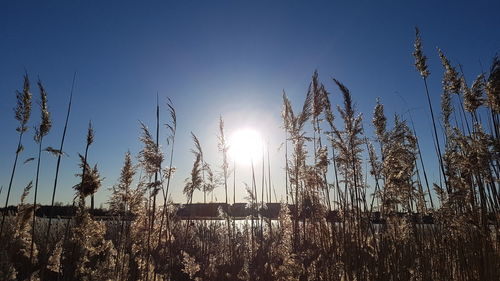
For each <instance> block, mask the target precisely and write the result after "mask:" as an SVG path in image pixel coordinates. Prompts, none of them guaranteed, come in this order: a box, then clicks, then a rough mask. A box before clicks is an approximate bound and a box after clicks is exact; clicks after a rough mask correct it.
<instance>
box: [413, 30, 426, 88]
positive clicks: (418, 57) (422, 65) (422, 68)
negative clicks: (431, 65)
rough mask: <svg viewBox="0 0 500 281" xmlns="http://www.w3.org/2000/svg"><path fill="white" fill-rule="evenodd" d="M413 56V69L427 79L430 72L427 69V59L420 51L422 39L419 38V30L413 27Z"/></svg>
mask: <svg viewBox="0 0 500 281" xmlns="http://www.w3.org/2000/svg"><path fill="white" fill-rule="evenodd" d="M413 56H414V57H415V67H416V68H417V70H418V71H419V72H420V75H421V76H422V78H424V79H425V78H427V76H429V74H430V72H429V70H428V69H427V63H426V60H427V57H426V56H425V55H424V53H423V51H422V39H421V38H420V30H419V29H418V27H415V51H413Z"/></svg>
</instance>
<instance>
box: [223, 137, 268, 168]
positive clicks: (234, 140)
mask: <svg viewBox="0 0 500 281" xmlns="http://www.w3.org/2000/svg"><path fill="white" fill-rule="evenodd" d="M262 151H263V143H262V138H261V136H260V134H259V132H257V131H256V130H252V129H240V130H237V131H236V132H234V133H233V134H232V135H231V137H230V138H229V151H228V152H229V157H231V159H233V160H234V161H236V162H237V163H238V164H245V165H250V163H251V162H252V160H253V161H256V160H257V159H260V158H261V157H262Z"/></svg>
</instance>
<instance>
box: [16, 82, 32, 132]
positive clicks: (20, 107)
mask: <svg viewBox="0 0 500 281" xmlns="http://www.w3.org/2000/svg"><path fill="white" fill-rule="evenodd" d="M16 98H17V106H16V108H15V109H14V112H15V116H16V120H17V121H19V127H17V129H16V130H17V131H18V132H26V131H27V130H28V127H27V126H26V124H27V123H28V121H29V119H30V115H31V92H30V81H29V78H28V74H25V75H24V85H23V91H22V92H20V91H16Z"/></svg>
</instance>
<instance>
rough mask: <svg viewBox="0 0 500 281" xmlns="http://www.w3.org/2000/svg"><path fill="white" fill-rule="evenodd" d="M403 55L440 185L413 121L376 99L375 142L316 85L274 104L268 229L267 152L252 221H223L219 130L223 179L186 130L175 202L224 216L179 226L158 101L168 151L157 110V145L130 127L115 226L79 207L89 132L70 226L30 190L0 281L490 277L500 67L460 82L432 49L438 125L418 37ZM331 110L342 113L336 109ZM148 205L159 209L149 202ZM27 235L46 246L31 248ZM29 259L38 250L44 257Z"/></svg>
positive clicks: (343, 104) (497, 248)
mask: <svg viewBox="0 0 500 281" xmlns="http://www.w3.org/2000/svg"><path fill="white" fill-rule="evenodd" d="M414 57H415V66H416V68H417V70H418V72H419V74H420V76H421V78H422V79H423V82H424V94H425V98H426V100H427V102H428V106H429V111H430V113H431V119H432V121H433V126H432V128H431V131H430V132H431V133H432V138H433V140H434V143H435V145H436V157H435V161H436V163H437V164H438V166H439V170H440V171H439V174H440V177H441V178H442V179H443V180H444V183H441V180H437V182H435V183H433V182H431V180H432V179H431V178H428V177H427V171H426V167H429V165H427V166H424V159H422V149H425V148H424V147H421V146H420V145H419V136H418V135H417V132H416V130H415V128H414V126H413V122H412V120H410V122H407V121H406V120H404V119H403V117H402V116H398V115H396V116H394V118H388V117H386V113H385V109H384V105H383V103H382V101H380V100H379V99H377V101H376V103H375V105H374V111H373V117H372V118H371V120H370V121H371V123H372V125H373V127H374V131H375V134H374V135H373V136H370V135H369V134H367V130H365V128H364V126H363V115H362V114H361V113H359V112H358V111H357V109H356V106H355V102H354V100H355V97H356V94H357V93H352V92H351V91H350V90H349V88H348V87H347V86H346V85H345V84H343V83H342V82H340V81H338V80H336V79H333V80H332V81H330V82H328V83H327V84H323V83H322V82H321V81H320V79H319V74H318V73H317V72H314V73H313V75H312V79H311V83H310V85H309V88H308V91H307V93H306V95H305V100H304V103H303V104H302V105H301V107H300V108H299V109H295V107H294V105H293V104H292V103H291V101H290V100H289V99H288V97H287V96H286V95H285V94H284V93H283V110H282V112H281V116H282V118H283V131H284V136H285V139H284V147H285V149H284V151H283V154H284V155H283V158H284V159H285V162H286V163H285V165H284V167H283V168H284V173H285V177H284V178H285V182H283V183H280V186H283V187H284V188H285V195H286V196H285V198H284V200H283V201H285V202H281V204H280V209H279V214H278V218H277V220H276V221H273V222H272V221H271V220H270V219H268V218H266V215H267V213H268V209H269V206H270V205H267V206H266V204H265V203H266V202H267V203H270V202H272V201H273V200H272V193H273V183H272V182H271V173H270V165H271V162H270V157H269V148H267V149H268V151H267V152H268V158H267V166H266V159H265V153H263V155H262V159H253V160H252V163H251V166H250V167H249V169H250V172H251V175H252V179H251V183H250V185H247V186H246V192H247V194H248V196H247V198H246V200H247V201H248V204H247V209H248V214H249V215H248V217H246V218H243V219H241V220H238V221H237V219H236V218H235V217H234V213H233V211H234V209H235V206H236V205H233V206H230V205H229V203H230V202H229V201H230V200H229V198H230V194H229V190H228V189H230V188H229V186H228V185H229V184H230V183H229V182H230V180H231V179H230V177H231V173H233V174H232V178H233V179H232V180H233V203H236V202H235V198H236V195H235V194H236V193H237V192H239V191H238V189H237V186H236V165H234V167H232V171H231V169H230V167H229V159H228V156H227V151H228V144H227V142H226V138H225V136H226V132H225V129H224V121H223V120H222V117H221V118H220V120H219V128H218V147H217V148H216V147H213V148H211V149H213V150H215V149H218V151H219V152H220V158H221V162H220V163H221V165H220V167H219V168H217V169H215V168H214V169H212V167H211V166H210V165H209V164H208V163H207V159H206V158H205V157H204V151H203V150H202V145H201V142H200V139H199V138H198V137H197V136H196V135H195V134H193V133H192V135H191V136H192V140H193V143H194V148H193V149H192V151H191V152H192V156H194V157H193V166H192V169H191V173H190V176H189V177H188V178H187V179H186V181H185V185H184V194H185V196H186V204H191V203H192V201H193V194H194V192H200V193H201V192H203V201H204V203H206V202H207V196H210V195H211V194H213V190H214V188H221V189H223V192H224V196H225V197H224V200H223V202H224V204H223V205H222V206H223V208H221V209H220V210H219V212H220V218H221V219H220V220H217V221H215V220H210V221H205V220H198V219H196V218H193V217H192V216H191V215H190V214H188V215H187V219H185V218H184V219H183V218H182V217H181V216H179V209H178V207H176V206H175V205H174V204H172V202H171V201H170V199H169V192H170V191H169V188H170V184H171V178H172V177H173V173H174V171H175V167H174V164H175V163H174V157H173V155H174V143H175V137H176V130H177V116H176V112H175V109H174V107H173V105H172V102H171V101H170V100H169V101H168V103H167V111H168V113H169V114H170V121H169V123H168V124H167V130H168V135H169V137H168V139H167V141H166V145H167V147H169V149H168V152H167V153H166V154H165V153H164V152H163V151H162V149H161V145H162V143H161V142H162V141H161V140H160V138H159V135H160V132H159V128H160V126H159V124H160V112H161V109H160V103H159V101H158V102H157V106H156V111H155V113H156V134H154V133H151V132H150V131H149V129H148V128H147V126H146V125H144V124H142V123H141V126H140V132H141V133H140V141H141V142H142V144H143V148H142V149H141V151H140V152H139V155H138V157H137V159H138V163H137V164H138V165H136V164H135V163H134V157H133V155H131V154H130V153H129V152H128V153H126V154H125V159H124V164H123V167H122V169H121V174H120V178H119V180H118V183H117V184H116V185H115V186H113V188H112V189H111V191H112V192H111V197H110V199H109V202H108V203H109V207H110V210H111V213H112V215H113V219H112V220H111V221H108V222H104V221H101V220H99V218H96V217H93V216H92V215H91V214H90V212H89V210H88V208H87V207H86V205H85V201H86V198H88V197H91V196H92V194H94V193H95V192H96V191H97V190H98V188H100V185H101V180H102V178H101V176H100V174H99V171H98V169H97V166H93V167H92V166H91V165H90V164H89V163H88V151H89V147H90V145H91V144H92V143H93V141H94V134H93V130H92V127H91V125H89V129H88V132H87V140H86V147H85V153H84V155H83V156H81V157H80V161H81V164H80V166H81V169H82V170H81V172H80V173H79V174H77V177H78V178H79V179H80V183H79V184H78V185H76V186H75V190H76V196H75V201H74V202H75V203H76V206H77V207H76V209H77V211H76V215H75V216H74V217H73V218H72V219H69V220H68V221H67V222H66V224H65V225H64V224H62V223H61V222H58V224H54V225H53V226H52V227H51V226H50V225H51V224H50V221H49V224H48V226H47V225H45V224H43V223H41V222H40V223H37V224H36V225H34V224H30V223H29V222H30V221H32V220H34V214H35V213H34V210H35V206H36V202H35V204H27V203H25V198H26V196H27V195H28V192H29V190H30V189H31V187H32V184H31V183H30V184H28V185H27V187H26V189H25V192H24V193H23V196H22V198H21V203H20V204H19V205H18V209H17V212H16V213H14V214H12V215H5V214H4V216H3V218H2V225H3V224H4V222H5V226H6V227H3V226H2V229H3V232H2V236H1V244H0V280H37V279H41V280H499V279H500V270H499V269H500V240H499V237H500V224H499V219H500V217H499V212H498V211H499V208H500V201H499V200H500V198H499V179H500V177H499V170H500V167H499V161H500V156H499V155H500V154H499V151H500V139H499V130H498V120H499V119H498V115H499V113H500V102H499V101H500V98H498V97H500V86H499V85H500V61H499V59H498V58H497V57H495V58H494V59H493V63H492V66H491V67H490V70H489V73H480V74H479V75H478V76H477V77H476V78H475V79H473V80H471V81H472V83H471V84H470V85H469V84H468V83H467V81H466V79H465V77H464V75H463V72H462V73H459V72H458V71H457V70H456V67H454V65H453V62H451V61H450V60H449V59H448V58H446V56H445V55H444V53H443V52H442V51H441V50H439V51H438V54H437V57H439V58H440V59H441V63H442V65H443V69H444V72H443V78H442V89H440V91H442V95H441V118H436V117H437V116H438V115H435V114H434V106H433V104H432V99H431V96H430V89H429V87H428V84H427V79H431V78H432V77H431V76H430V73H429V71H428V66H427V61H426V57H425V55H424V53H423V50H422V42H421V38H420V33H419V31H418V30H417V33H416V42H415V52H414ZM27 81H28V80H27V77H26V78H25V86H24V90H23V92H22V93H21V92H20V93H18V95H17V96H18V107H17V110H16V118H17V120H18V121H20V127H19V128H18V131H19V135H20V138H19V145H18V149H17V151H16V159H17V156H18V154H19V153H20V151H21V150H22V148H21V147H22V146H21V138H22V135H23V134H24V132H26V130H27V122H28V119H29V109H30V99H31V94H30V93H29V83H28V82H27ZM330 86H331V87H332V89H331V90H327V88H329V87H330ZM433 92H434V90H433ZM335 103H340V105H339V106H337V108H336V109H337V110H336V111H335V108H334V107H333V104H335ZM42 104H43V103H42ZM68 110H69V109H68ZM42 111H43V110H42ZM68 112H69V111H68ZM460 118H461V119H460ZM325 121H326V122H325ZM410 125H411V126H410ZM441 127H442V128H443V130H442V131H441V130H438V128H441ZM40 128H41V126H40ZM40 131H41V130H40ZM39 136H41V135H39ZM63 136H64V135H63ZM39 139H40V143H38V145H39V153H41V150H40V145H41V137H40V138H39ZM60 147H61V148H60V149H59V152H60V153H62V144H61V146H60ZM60 155H61V154H59V156H60ZM165 159H168V163H167V164H163V162H164V160H165ZM260 160H262V166H259V165H260V164H259V162H260ZM431 161H432V160H431ZM16 163H17V160H16V161H15V162H14V168H13V173H12V177H11V184H10V185H12V178H13V175H14V171H15V167H16ZM366 164H369V167H370V168H369V169H370V170H369V171H365V170H364V167H367V165H366ZM425 164H427V162H425ZM167 165H168V166H167ZM266 167H267V171H266ZM138 169H140V170H141V171H142V173H141V176H138V175H137V173H136V171H137V170H138ZM238 169H244V167H241V168H240V167H238ZM56 171H57V170H56ZM367 172H369V173H370V175H371V178H367V176H365V174H367ZM56 173H57V172H56ZM219 175H220V176H219ZM422 175H423V180H422ZM259 176H260V177H261V178H259ZM273 178H276V177H275V176H274V175H273ZM257 179H259V184H261V186H260V194H259V191H258V180H257ZM56 182H57V181H56ZM10 185H9V190H10ZM35 186H36V184H35ZM424 186H425V188H424ZM431 186H433V187H434V191H431ZM160 191H161V193H160ZM158 194H159V195H160V196H163V200H162V201H161V200H158V201H157V200H156V196H157V195H158ZM275 197H276V195H275ZM259 200H260V202H259ZM275 200H276V198H275ZM161 202H162V203H161ZM7 203H8V196H7ZM266 207H267V208H266ZM184 211H185V210H184ZM56 225H62V227H56ZM33 226H35V227H33ZM35 233H47V235H45V237H44V239H42V238H41V237H40V235H34V234H35ZM49 234H50V235H49ZM32 245H33V246H32ZM42 246H43V247H42ZM38 248H40V249H44V250H43V251H45V252H46V253H44V254H39V253H38V251H36V250H37V249H38Z"/></svg>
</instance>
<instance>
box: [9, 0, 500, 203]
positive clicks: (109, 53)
mask: <svg viewBox="0 0 500 281" xmlns="http://www.w3.org/2000/svg"><path fill="white" fill-rule="evenodd" d="M499 10H500V2H499V1H474V2H472V1H292V0H288V1H172V2H170V1H2V2H1V3H0V95H1V97H2V98H1V103H0V131H1V132H2V145H1V146H0V155H2V157H1V158H0V185H2V186H3V187H4V189H3V191H2V194H1V195H0V200H1V202H4V200H5V194H6V187H7V186H8V180H9V175H10V169H11V167H12V162H13V160H14V150H15V146H16V140H17V136H16V132H15V127H16V126H17V124H16V122H15V119H14V116H13V111H12V108H13V107H14V106H15V90H16V89H20V88H21V87H22V75H23V74H24V71H25V70H26V71H27V72H28V73H29V75H30V78H31V80H32V82H33V86H34V85H35V84H34V82H35V81H36V79H37V77H39V78H40V79H41V80H42V81H43V82H44V84H45V86H46V89H47V91H48V95H49V107H50V109H51V113H52V116H53V125H54V127H53V130H52V131H51V133H50V134H49V136H48V137H47V138H46V140H45V144H46V145H50V146H54V147H57V146H58V143H59V138H60V136H61V133H62V127H63V122H64V115H65V111H66V104H67V100H68V93H69V89H70V87H71V81H72V77H73V73H74V72H75V71H76V72H77V73H78V75H77V81H76V88H75V96H74V108H73V112H72V115H71V117H70V122H69V129H68V134H67V142H66V147H65V149H64V150H65V151H66V152H67V153H68V157H65V158H64V159H63V160H62V161H63V162H62V163H63V165H62V169H61V173H62V176H61V181H60V184H59V187H58V189H59V190H60V192H59V193H58V195H57V198H56V200H57V201H63V202H69V201H70V200H71V197H72V196H73V190H72V189H71V186H73V185H74V184H76V183H77V179H76V178H75V177H74V174H75V173H77V172H78V168H77V165H78V157H77V153H82V152H83V150H84V141H85V139H84V138H85V133H86V126H87V123H88V121H89V120H92V122H93V123H94V126H95V144H94V145H93V146H92V147H91V150H90V155H89V161H90V162H91V163H96V162H97V163H98V165H99V167H100V170H101V173H102V175H103V176H105V177H106V178H105V180H104V182H103V187H102V188H101V190H100V191H99V193H98V195H97V202H98V204H100V203H103V202H105V201H106V200H107V198H106V197H107V195H108V192H107V191H106V189H107V188H108V187H110V186H111V185H113V184H114V183H115V182H116V180H117V177H118V174H119V169H120V167H121V164H122V161H123V155H124V153H125V152H126V151H127V150H130V151H131V152H132V153H133V154H135V155H136V154H137V152H138V151H139V150H140V149H141V145H140V143H139V141H138V137H139V120H141V121H143V122H145V123H146V124H148V125H149V126H150V127H153V126H154V116H155V114H154V110H155V109H154V107H155V99H156V98H155V96H156V93H157V92H158V94H159V97H160V102H161V103H162V113H161V114H162V123H165V122H167V121H168V120H167V112H166V107H165V103H166V98H167V97H170V98H171V99H172V101H173V103H174V105H175V108H176V110H177V113H178V139H177V144H178V145H177V146H176V150H175V156H174V162H175V163H174V165H175V166H177V168H178V171H177V173H176V175H175V179H174V185H173V187H172V191H173V194H172V196H173V199H174V201H184V200H185V199H184V197H183V195H182V194H181V192H180V191H181V190H182V187H183V181H184V179H185V178H186V177H187V176H188V175H189V172H190V168H191V163H192V160H193V159H192V155H191V154H190V153H189V149H190V148H191V146H192V142H191V140H190V135H189V134H190V132H191V131H193V132H194V133H195V134H197V135H198V137H199V138H200V140H201V142H202V145H203V147H204V149H205V150H206V154H207V159H208V161H209V162H210V163H211V164H212V165H214V166H217V165H220V159H219V158H218V155H217V146H216V132H217V122H218V118H219V116H220V115H222V116H223V117H224V118H225V119H226V124H227V130H228V134H229V133H230V132H231V131H234V130H235V129H237V128H240V127H253V128H255V129H258V130H260V131H261V134H262V135H264V136H265V138H266V139H269V142H270V147H271V152H272V153H271V154H272V159H271V161H272V166H273V181H274V185H275V188H276V190H277V193H278V197H279V196H280V195H279V194H283V184H282V182H283V181H282V179H283V172H282V168H283V161H282V154H281V152H279V153H278V152H277V148H278V146H279V144H280V143H281V142H282V132H281V131H280V130H279V126H280V124H281V120H280V111H281V92H282V90H285V91H286V92H287V94H288V95H289V96H290V98H291V100H292V103H293V104H294V105H296V106H297V108H298V107H300V105H301V103H302V101H303V98H304V96H305V93H306V90H307V86H308V83H309V81H310V77H311V75H312V73H313V71H314V70H315V69H317V70H318V71H319V74H320V79H321V80H322V82H323V83H324V84H325V85H326V86H327V88H328V89H329V91H330V92H331V93H332V96H331V98H332V102H333V103H335V104H336V103H339V102H340V100H339V99H340V95H339V92H338V90H337V89H336V88H335V87H334V86H333V83H332V82H331V78H332V77H335V78H337V79H339V80H340V81H342V82H343V83H344V84H345V85H346V86H347V87H349V88H350V90H351V92H352V94H353V98H354V100H355V102H356V104H357V108H358V109H359V111H360V112H362V113H363V114H364V116H365V128H367V133H368V134H369V135H371V132H372V129H371V127H370V124H369V123H370V120H371V112H372V109H373V106H374V104H375V99H376V97H381V99H382V102H383V103H384V104H385V107H386V111H387V115H388V116H392V115H393V114H394V113H399V114H403V113H405V112H406V111H407V110H409V109H411V110H412V114H413V118H414V119H415V122H416V124H415V125H416V129H417V132H418V134H419V137H420V142H421V145H422V146H423V150H424V151H423V153H424V158H425V159H426V161H428V162H429V164H428V167H427V168H428V169H429V170H430V171H428V173H429V174H430V175H431V177H434V178H435V177H437V175H438V170H437V168H436V166H435V164H436V163H435V162H436V161H435V159H434V158H432V156H433V147H432V139H431V138H430V136H431V135H430V133H431V131H430V126H429V125H430V118H429V115H428V113H427V107H426V103H425V99H424V93H423V86H422V81H421V79H420V78H419V75H418V74H417V72H416V71H415V69H414V67H413V57H412V56H411V52H412V50H413V41H414V26H419V27H420V29H421V31H422V36H423V42H424V51H425V52H426V55H427V56H428V57H429V65H430V70H431V76H430V78H429V83H430V87H431V94H432V95H433V99H434V100H433V101H434V102H435V106H436V107H437V106H438V105H439V94H440V80H441V73H442V70H441V66H440V63H439V59H438V56H437V54H436V51H435V48H436V47H437V46H439V47H440V48H442V49H443V50H444V52H445V53H446V54H447V56H448V57H449V58H450V59H451V60H452V62H453V63H454V64H458V63H460V64H462V65H463V67H464V72H465V75H466V76H467V77H468V79H469V80H471V79H473V78H474V77H475V76H476V75H477V74H479V73H480V72H481V65H482V67H483V69H484V70H487V68H488V66H489V63H490V61H491V58H492V57H493V55H494V54H495V53H498V52H499V51H500V21H499V20H498V16H497V13H498V11H499ZM33 94H34V97H35V99H36V100H38V91H37V90H36V88H35V87H33ZM38 119H39V111H38V109H37V108H36V107H35V110H34V111H33V114H32V119H31V125H30V127H32V126H33V125H35V124H36V123H37V122H38ZM163 132H164V133H165V130H164V131H163ZM32 133H33V130H30V132H29V134H28V135H27V137H26V138H25V139H24V146H25V147H26V150H25V152H23V154H22V155H21V160H24V159H26V158H28V157H31V156H34V155H35V144H34V143H33V141H32ZM162 139H163V146H164V147H165V145H166V143H165V141H164V140H165V134H162ZM21 162H22V161H21ZM42 163H43V165H42V170H41V172H42V176H41V183H40V189H39V192H40V193H39V198H40V200H41V202H42V203H47V202H48V201H49V198H50V192H51V189H52V186H51V184H52V181H53V175H54V167H55V159H54V158H53V157H51V156H49V155H43V158H42ZM34 164H35V162H31V163H30V164H26V165H22V164H21V165H20V166H19V167H18V172H17V175H16V177H15V180H14V187H13V188H14V189H13V193H12V195H11V196H12V197H11V202H17V200H18V198H19V196H20V193H21V190H22V187H23V186H24V185H25V184H26V183H27V182H28V181H29V180H31V179H33V178H34V171H35V165H34ZM242 169H243V168H242ZM245 169H246V170H248V168H245ZM246 170H245V171H241V172H242V174H241V178H239V180H238V186H241V182H249V180H248V178H247V177H246V176H247V172H246ZM222 194H223V193H222V189H219V191H217V192H216V194H215V196H216V197H218V198H219V199H222V198H223V196H222ZM244 196H245V195H244V192H243V189H241V188H240V189H239V191H238V193H237V200H238V198H240V199H239V200H238V201H241V200H243V197H244ZM201 199H202V197H201V196H199V195H195V200H194V201H199V200H201ZM2 205H3V203H2Z"/></svg>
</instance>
